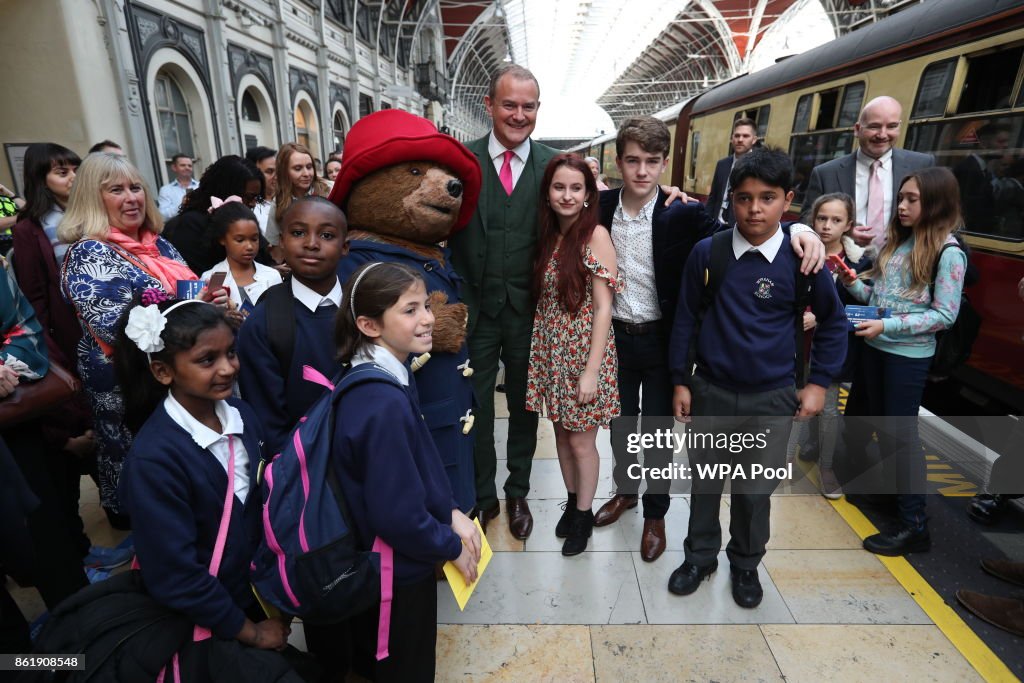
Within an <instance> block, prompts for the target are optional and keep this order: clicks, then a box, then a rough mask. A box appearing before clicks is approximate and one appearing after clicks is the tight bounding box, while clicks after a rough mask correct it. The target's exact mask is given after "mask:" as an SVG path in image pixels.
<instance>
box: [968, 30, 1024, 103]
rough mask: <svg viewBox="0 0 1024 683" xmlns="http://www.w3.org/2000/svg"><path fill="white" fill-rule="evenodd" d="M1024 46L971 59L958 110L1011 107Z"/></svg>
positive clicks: (969, 59)
mask: <svg viewBox="0 0 1024 683" xmlns="http://www.w3.org/2000/svg"><path fill="white" fill-rule="evenodd" d="M1022 55H1024V46H1020V47H1015V48H1012V49H1009V50H1001V51H999V52H992V53H989V54H986V55H980V56H978V57H968V58H967V79H966V80H965V81H964V89H963V90H962V91H961V92H960V106H958V107H957V110H956V113H958V114H968V113H971V112H976V111H990V110H992V109H1008V108H1009V107H1010V95H1011V93H1012V92H1013V84H1014V81H1015V80H1016V79H1017V71H1019V70H1020V59H1021V56H1022Z"/></svg>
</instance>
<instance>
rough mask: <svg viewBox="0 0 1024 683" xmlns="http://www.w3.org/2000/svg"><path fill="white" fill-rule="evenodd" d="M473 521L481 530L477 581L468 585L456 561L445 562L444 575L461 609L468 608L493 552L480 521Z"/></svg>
mask: <svg viewBox="0 0 1024 683" xmlns="http://www.w3.org/2000/svg"><path fill="white" fill-rule="evenodd" d="M473 523H474V524H476V528H477V530H478V531H479V532H480V561H479V562H478V563H477V565H476V581H474V582H473V583H471V584H469V585H468V586H467V585H466V580H465V579H464V578H462V572H460V571H459V570H458V568H457V567H456V566H455V563H454V562H452V561H451V560H449V561H448V562H445V563H444V575H445V576H446V577H447V578H448V585H449V586H451V587H452V593H453V594H454V595H455V602H457V603H459V609H460V610H464V609H466V603H467V602H469V596H471V595H472V594H473V591H474V590H475V589H476V585H477V584H478V583H480V579H481V578H482V577H483V575H484V570H485V569H487V565H488V564H489V563H490V561H491V555H492V554H493V553H491V544H490V543H488V542H487V536H486V535H485V534H484V530H483V529H481V528H480V522H479V521H478V520H475V519H474V520H473Z"/></svg>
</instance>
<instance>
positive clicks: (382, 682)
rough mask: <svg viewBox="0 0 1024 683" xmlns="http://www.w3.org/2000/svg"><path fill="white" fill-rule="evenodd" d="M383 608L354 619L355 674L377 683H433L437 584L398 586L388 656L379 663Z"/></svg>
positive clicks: (429, 579) (427, 580) (425, 581)
mask: <svg viewBox="0 0 1024 683" xmlns="http://www.w3.org/2000/svg"><path fill="white" fill-rule="evenodd" d="M379 613H380V608H379V606H376V605H375V606H374V607H371V608H370V609H368V610H367V611H365V612H363V613H362V614H360V615H359V616H356V617H354V618H353V619H352V638H353V650H354V652H353V657H354V659H355V663H354V667H353V668H354V669H355V672H356V673H358V674H359V675H361V676H364V677H365V678H368V679H370V680H371V681H376V682H377V683H420V682H422V683H433V680H434V667H435V656H436V654H435V650H436V648H437V580H436V579H435V578H434V575H433V574H431V575H430V576H429V577H427V578H425V579H423V580H422V581H417V582H415V583H411V584H407V585H404V586H400V585H398V584H395V587H394V595H393V598H392V603H391V633H390V635H389V638H388V656H387V657H386V658H384V659H382V660H380V661H376V657H375V656H374V655H375V653H376V651H377V623H378V616H379Z"/></svg>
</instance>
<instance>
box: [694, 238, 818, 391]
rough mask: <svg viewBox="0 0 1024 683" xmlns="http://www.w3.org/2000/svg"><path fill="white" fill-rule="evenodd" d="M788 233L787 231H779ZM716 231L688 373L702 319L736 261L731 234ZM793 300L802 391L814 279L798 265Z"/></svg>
mask: <svg viewBox="0 0 1024 683" xmlns="http://www.w3.org/2000/svg"><path fill="white" fill-rule="evenodd" d="M783 229H784V230H785V231H786V234H789V230H788V229H787V228H783ZM733 230H735V228H733V229H731V230H719V231H718V232H716V233H715V234H714V235H712V236H711V258H710V261H709V263H708V267H707V268H706V269H705V270H704V288H703V289H702V290H701V293H700V303H699V304H698V305H697V316H696V320H695V321H694V326H693V336H692V337H691V341H690V347H689V353H688V357H687V359H686V367H687V368H688V369H690V370H692V368H693V366H694V364H695V363H696V361H697V340H698V339H699V338H700V327H701V323H702V322H703V321H704V317H705V316H706V315H707V313H708V311H709V310H711V306H712V305H713V304H714V302H715V296H716V295H717V294H718V290H719V288H720V287H721V285H722V282H723V281H724V280H725V274H726V272H727V271H728V270H729V266H730V265H732V263H733V262H734V261H735V260H736V259H735V256H734V254H733V253H732V231H733ZM796 293H797V296H796V300H795V302H794V306H793V320H794V323H793V324H794V335H795V340H796V357H795V360H796V386H797V388H802V387H803V386H804V385H805V384H807V363H806V362H805V359H804V336H805V335H804V311H805V310H807V306H808V305H809V304H810V302H811V297H812V295H813V294H814V276H813V275H804V274H803V273H801V272H800V264H799V263H798V264H797V268H796Z"/></svg>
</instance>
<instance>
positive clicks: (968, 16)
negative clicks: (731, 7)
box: [612, 0, 1024, 414]
mask: <svg viewBox="0 0 1024 683" xmlns="http://www.w3.org/2000/svg"><path fill="white" fill-rule="evenodd" d="M879 95H890V96H892V97H895V98H896V99H897V100H899V101H900V102H901V104H902V105H903V127H902V138H901V141H900V143H898V146H903V147H905V148H907V149H913V150H917V151H921V152H930V153H932V154H934V155H935V157H936V160H937V162H938V163H939V164H942V165H945V166H948V167H950V168H951V169H953V171H954V173H956V174H957V176H958V178H959V180H960V183H961V195H962V196H961V203H962V205H963V207H964V219H965V227H964V234H965V237H966V241H967V242H968V244H969V245H970V247H971V249H972V262H973V263H974V264H975V265H976V266H977V268H978V269H979V271H980V273H981V279H980V281H979V282H978V283H977V284H976V285H975V286H973V287H971V288H969V289H968V295H969V296H970V298H971V302H972V303H973V304H974V306H975V307H976V308H977V309H978V311H979V312H980V313H981V314H982V316H983V318H984V323H983V326H982V329H981V332H980V335H979V338H978V340H977V342H976V343H975V346H974V352H973V355H972V357H971V359H970V360H969V362H968V364H967V366H965V367H962V368H961V369H959V370H958V371H957V372H956V373H955V375H954V377H953V378H952V379H953V380H954V382H955V384H956V386H957V388H959V389H960V393H961V394H962V395H964V396H965V397H967V398H969V399H971V400H972V401H973V402H974V403H976V404H978V405H979V409H980V410H982V411H985V412H994V413H999V412H1004V411H1008V412H1013V413H1016V414H1020V413H1022V412H1024V342H1022V334H1024V302H1022V301H1021V300H1020V299H1019V298H1018V297H1017V294H1016V292H1017V283H1018V281H1020V279H1021V278H1022V277H1024V3H1022V2H1020V0H971V2H964V1H963V0H929V2H925V3H922V4H920V5H916V6H914V7H912V8H910V9H907V10H905V11H903V12H901V13H899V14H896V15H895V16H892V17H890V18H888V19H886V20H884V21H881V22H878V23H876V24H872V25H870V26H866V27H864V28H861V29H859V30H857V31H854V32H852V33H849V34H847V35H845V36H842V37H840V38H838V39H837V40H835V41H832V42H830V43H828V44H826V45H823V46H821V47H818V48H815V49H813V50H810V51H808V52H805V53H803V54H800V55H796V56H793V57H790V58H787V59H784V60H782V61H781V62H780V63H778V64H776V65H775V66H773V67H770V68H768V69H765V70H763V71H760V72H757V73H754V74H749V75H746V76H741V77H738V78H735V79H732V80H730V81H728V82H726V83H723V84H721V85H719V86H717V87H715V88H712V89H711V90H709V91H707V92H706V93H703V94H701V95H700V96H698V97H695V98H693V99H691V100H689V101H688V102H686V103H684V104H682V105H681V110H680V112H679V116H678V118H677V121H676V131H675V136H674V139H675V145H674V148H673V151H674V154H673V157H674V159H673V164H672V169H671V181H672V184H675V185H677V186H679V187H682V188H683V189H685V190H686V191H687V192H688V193H690V194H693V195H695V196H698V197H705V196H706V195H707V193H708V191H709V189H710V186H711V179H712V175H713V173H714V168H715V163H716V162H717V161H718V159H721V158H722V157H723V156H726V155H728V154H729V153H730V149H729V136H730V132H731V128H732V122H733V121H734V120H735V119H737V118H739V117H741V116H746V117H749V118H752V119H754V120H755V121H756V123H757V126H758V131H759V135H760V137H761V138H762V139H763V140H764V141H765V143H766V144H770V145H773V146H777V147H780V148H783V149H786V150H788V151H789V153H790V155H791V157H792V158H793V162H794V165H795V167H796V172H797V188H796V197H795V201H794V207H793V210H794V217H795V216H796V214H798V213H799V211H800V210H801V209H803V208H806V207H802V206H801V205H800V202H801V200H802V196H803V192H804V190H805V188H806V183H807V180H808V177H809V175H810V170H811V169H812V168H813V167H814V166H816V165H818V164H821V163H824V162H826V161H828V160H830V159H834V158H837V157H840V156H843V155H846V154H848V153H850V152H851V151H852V150H853V149H855V146H856V143H855V138H854V134H853V125H854V123H855V122H856V120H857V116H858V113H859V111H860V109H861V107H862V106H863V104H864V103H865V102H867V101H868V100H870V99H872V98H874V97H877V96H879ZM612 145H614V140H612Z"/></svg>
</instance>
